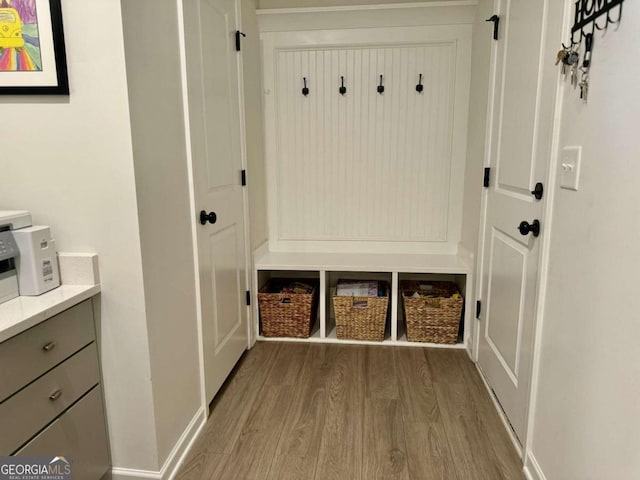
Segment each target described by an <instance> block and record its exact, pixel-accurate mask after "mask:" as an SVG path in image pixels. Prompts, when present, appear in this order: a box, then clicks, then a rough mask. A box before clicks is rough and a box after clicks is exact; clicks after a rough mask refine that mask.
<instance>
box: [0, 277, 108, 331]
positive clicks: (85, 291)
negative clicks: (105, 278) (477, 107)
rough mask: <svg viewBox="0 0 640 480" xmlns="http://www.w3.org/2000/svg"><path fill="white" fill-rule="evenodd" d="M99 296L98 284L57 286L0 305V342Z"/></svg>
mask: <svg viewBox="0 0 640 480" xmlns="http://www.w3.org/2000/svg"><path fill="white" fill-rule="evenodd" d="M97 293H100V285H60V286H59V287H58V288H56V289H54V290H51V291H50V292H47V293H43V294H42V295H39V296H37V297H18V298H14V299H13V300H9V301H8V302H5V303H3V304H1V305H0V342H4V341H5V340H8V339H9V338H11V337H13V336H15V335H17V334H19V333H22V332H24V331H25V330H27V329H28V328H31V327H33V326H34V325H37V324H38V323H40V322H42V321H44V320H46V319H48V318H51V317H52V316H54V315H57V314H58V313H60V312H62V311H64V310H66V309H67V308H71V307H73V306H74V305H77V304H78V303H80V302H82V301H83V300H86V299H87V298H91V297H93V296H94V295H96V294H97Z"/></svg>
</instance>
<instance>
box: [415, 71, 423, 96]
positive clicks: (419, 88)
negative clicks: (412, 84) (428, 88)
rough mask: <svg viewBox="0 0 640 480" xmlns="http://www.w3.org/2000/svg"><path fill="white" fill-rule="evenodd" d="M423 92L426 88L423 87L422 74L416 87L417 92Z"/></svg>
mask: <svg viewBox="0 0 640 480" xmlns="http://www.w3.org/2000/svg"><path fill="white" fill-rule="evenodd" d="M422 90H424V87H423V86H422V74H420V77H419V79H418V84H417V85H416V92H418V93H422Z"/></svg>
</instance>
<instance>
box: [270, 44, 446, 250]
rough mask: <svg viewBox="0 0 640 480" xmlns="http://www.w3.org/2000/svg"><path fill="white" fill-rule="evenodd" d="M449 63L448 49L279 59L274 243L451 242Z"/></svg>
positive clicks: (308, 53)
mask: <svg viewBox="0 0 640 480" xmlns="http://www.w3.org/2000/svg"><path fill="white" fill-rule="evenodd" d="M454 59H455V44H451V43H449V44H435V45H426V46H403V47H393V48H331V49H319V50H298V49H296V50H282V51H279V52H278V60H277V64H278V71H277V79H278V81H277V110H278V125H277V133H278V137H279V138H278V140H279V144H280V149H279V150H280V152H279V153H280V154H279V155H278V158H277V161H276V169H277V178H278V185H277V193H278V222H279V232H280V239H283V240H364V241H370V240H376V241H427V242H433V241H446V240H447V220H448V213H449V212H448V200H449V193H450V189H449V186H450V175H451V155H452V148H451V147H452V145H451V131H452V121H451V120H452V108H453V97H452V88H451V87H452V85H454V83H455V68H454ZM420 73H422V74H423V84H424V91H423V93H422V94H418V93H417V92H416V91H415V85H416V83H417V81H418V76H419V74H420ZM381 74H382V75H384V79H383V84H384V86H385V92H384V94H382V95H380V94H379V93H378V92H377V91H376V88H377V85H378V81H379V76H380V75H381ZM341 76H344V77H345V86H346V87H347V93H346V95H344V96H342V95H340V94H339V92H338V88H339V86H340V77H341ZM303 77H306V78H307V85H308V87H309V89H310V94H309V95H308V96H306V97H305V96H303V95H302V93H301V89H302V86H303V81H302V79H303Z"/></svg>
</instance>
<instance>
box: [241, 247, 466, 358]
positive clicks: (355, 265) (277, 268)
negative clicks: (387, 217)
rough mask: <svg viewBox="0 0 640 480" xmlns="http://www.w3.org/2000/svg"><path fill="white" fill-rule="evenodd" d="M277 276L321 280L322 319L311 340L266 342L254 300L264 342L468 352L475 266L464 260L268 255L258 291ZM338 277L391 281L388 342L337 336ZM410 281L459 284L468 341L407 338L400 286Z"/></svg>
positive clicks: (259, 270)
mask: <svg viewBox="0 0 640 480" xmlns="http://www.w3.org/2000/svg"><path fill="white" fill-rule="evenodd" d="M275 277H291V278H315V279H318V280H319V285H320V289H319V290H320V291H319V297H320V298H319V311H318V320H317V322H316V325H315V327H314V330H313V332H312V335H311V337H310V338H308V339H306V338H305V339H296V338H266V337H263V336H262V335H260V316H259V307H258V302H257V301H254V302H253V303H252V304H253V308H254V312H253V313H254V315H253V318H254V320H255V324H254V328H255V331H256V332H258V339H259V340H263V341H290V342H318V343H345V344H359V345H362V344H364V345H366V344H370V345H380V344H384V345H397V346H415V347H424V346H433V347H448V348H464V346H465V345H466V344H467V343H468V342H467V340H468V337H469V331H470V329H469V327H470V322H471V312H473V308H472V301H473V294H472V292H473V287H472V285H473V278H472V268H471V261H470V260H468V259H466V258H464V257H463V256H461V255H420V254H369V253H359V254H351V253H348V254H347V253H284V252H267V253H264V254H261V255H256V256H255V258H254V280H253V281H254V289H255V291H257V290H258V289H259V288H260V287H261V286H262V285H264V284H265V283H266V282H267V280H268V279H270V278H275ZM338 278H363V279H364V278H371V279H384V280H387V281H388V282H389V284H390V286H391V298H390V310H391V315H390V317H391V320H390V325H389V326H388V327H389V328H388V331H387V333H386V335H385V340H384V341H383V342H367V341H360V340H341V339H338V338H337V337H336V331H335V322H334V319H333V313H332V308H331V288H332V287H333V286H335V284H336V282H337V279H338ZM404 279H425V280H427V279H429V280H451V281H455V282H456V284H457V285H458V288H459V289H460V291H461V292H462V294H463V296H464V298H465V307H464V320H463V340H462V343H458V344H455V345H441V344H431V343H419V342H409V341H407V340H406V335H405V334H404V326H403V322H402V311H401V308H400V298H399V291H398V290H399V289H398V287H399V284H400V281H401V280H404Z"/></svg>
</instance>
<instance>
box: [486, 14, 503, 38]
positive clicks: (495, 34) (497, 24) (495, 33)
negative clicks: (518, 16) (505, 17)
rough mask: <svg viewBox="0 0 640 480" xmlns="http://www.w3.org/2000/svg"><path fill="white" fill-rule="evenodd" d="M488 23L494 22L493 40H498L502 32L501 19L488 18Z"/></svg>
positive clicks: (496, 17) (495, 17)
mask: <svg viewBox="0 0 640 480" xmlns="http://www.w3.org/2000/svg"><path fill="white" fill-rule="evenodd" d="M486 21H487V22H493V39H494V40H498V39H499V34H498V32H499V31H500V17H499V16H498V15H494V16H492V17H491V18H487V20H486Z"/></svg>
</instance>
